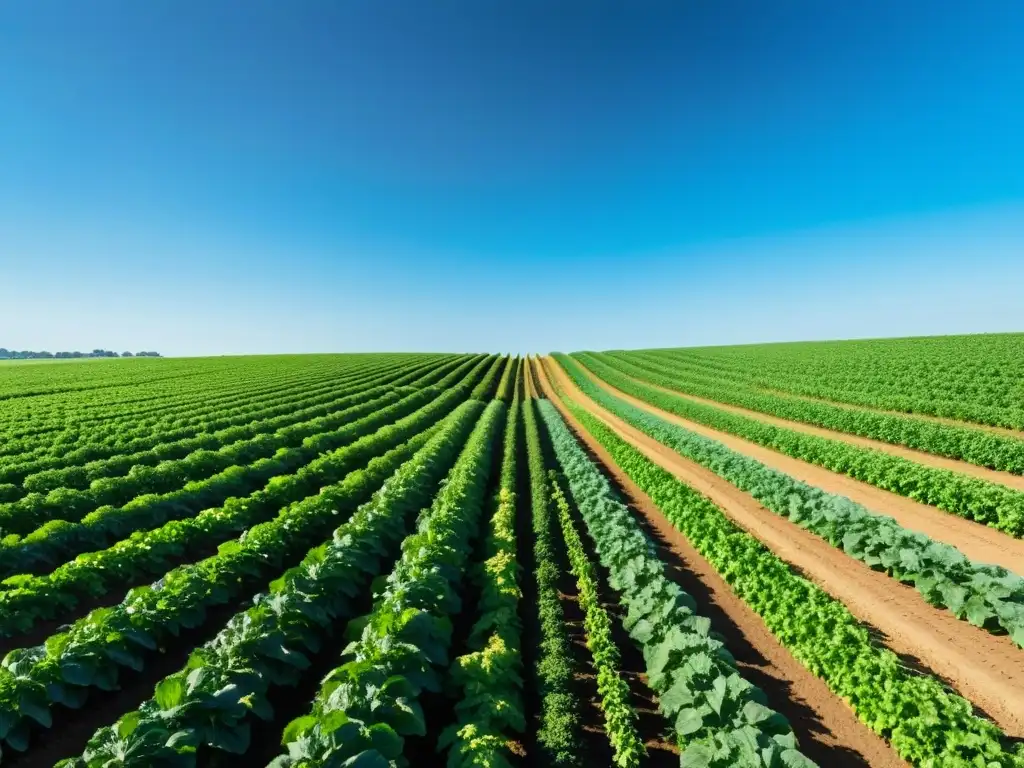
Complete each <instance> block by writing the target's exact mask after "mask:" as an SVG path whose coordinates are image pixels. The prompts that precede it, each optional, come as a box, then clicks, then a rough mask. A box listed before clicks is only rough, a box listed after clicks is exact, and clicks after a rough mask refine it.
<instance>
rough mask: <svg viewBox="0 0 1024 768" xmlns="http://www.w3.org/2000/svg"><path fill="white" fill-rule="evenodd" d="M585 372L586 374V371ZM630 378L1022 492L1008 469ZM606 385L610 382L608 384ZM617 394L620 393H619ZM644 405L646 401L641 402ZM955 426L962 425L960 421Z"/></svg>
mask: <svg viewBox="0 0 1024 768" xmlns="http://www.w3.org/2000/svg"><path fill="white" fill-rule="evenodd" d="M587 373H590V371H589V370H588V371H587ZM591 378H592V379H594V380H595V381H599V379H598V378H597V377H596V376H594V375H592V374H591ZM630 378H631V379H633V381H635V382H637V383H638V384H643V385H644V386H647V387H650V388H651V389H657V390H660V391H661V392H666V393H668V394H670V395H675V396H676V397H679V398H682V399H683V400H690V401H692V402H694V403H700V404H701V405H710V406H713V407H715V408H718V409H720V410H723V411H728V412H729V413H735V414H736V415H738V416H746V417H747V418H750V419H757V420H758V421H762V422H764V423H765V424H771V425H772V426H775V427H782V428H783V429H791V430H793V431H794V432H802V433H804V434H806V435H814V436H815V437H824V438H827V439H829V440H838V441H840V442H843V443H848V444H849V445H856V446H858V447H860V448H871V449H872V450H875V451H880V452H882V453H888V454H889V455H891V456H899V457H900V458H901V459H908V460H909V461H916V462H917V463H918V464H924V465H925V466H928V467H935V468H937V469H948V470H949V471H951V472H959V473H960V474H961V475H970V476H971V477H977V478H980V479H982V480H987V481H988V482H990V483H999V484H1000V485H1005V486H1007V487H1009V488H1013V489H1014V490H1018V491H1024V476H1021V475H1015V474H1013V473H1012V472H1003V471H1000V470H998V469H989V468H988V467H979V466H978V465H977V464H971V463H970V462H967V461H960V460H959V459H948V458H946V457H945V456H936V455H935V454H933V453H927V452H925V451H918V450H915V449H914V448H907V447H905V446H902V445H893V444H892V443H886V442H884V441H882V440H872V439H871V438H868V437H859V436H858V435H851V434H849V433H848V432H838V431H836V430H833V429H826V428H825V427H816V426H813V425H811V424H805V423H804V422H802V421H791V420H790V419H780V418H779V417H778V416H770V415H768V414H767V413H761V411H752V410H750V409H748V408H741V407H739V406H737V405H726V404H725V403H720V402H718V401H717V400H707V399H705V398H703V397H697V396H696V395H690V394H687V393H685V392H680V391H678V390H676V389H669V388H668V387H662V386H659V385H657V384H651V383H650V382H648V381H643V380H642V379H637V378H635V377H632V376H631V377H630ZM600 383H604V382H600ZM609 386H610V385H609ZM620 396H621V395H620ZM645 405H646V404H645ZM959 426H966V425H964V424H961V425H959ZM1017 437H1024V435H1020V434H1018V435H1017Z"/></svg>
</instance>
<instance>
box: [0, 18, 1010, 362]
mask: <svg viewBox="0 0 1024 768" xmlns="http://www.w3.org/2000/svg"><path fill="white" fill-rule="evenodd" d="M556 8H557V10H555V9H556ZM1021 40H1024V3H1020V2H1019V1H1018V0H1006V1H1005V2H984V1H982V2H978V3H962V2H956V3H954V2H917V1H916V0H915V1H911V0H905V1H903V2H895V3H894V2H880V1H877V0H870V1H869V2H852V1H847V0H843V1H840V2H831V1H826V0H821V1H820V2H811V1H810V0H800V1H798V0H790V1H788V2H781V3H764V2H756V1H755V0H749V2H735V1H734V0H719V1H717V2H698V1H696V0H676V1H675V2H642V1H641V2H633V3H627V2H615V3H609V2H600V1H596V0H590V1H589V2H580V1H572V0H569V1H567V2H560V3H549V2H544V3H542V2H535V1H533V0H526V1H524V0H519V1H518V2H505V1H504V0H502V1H500V2H487V3H479V2H477V3H474V2H458V3H456V2H446V1H438V2H430V3H424V2H420V1H416V2H413V1H412V0H408V1H407V2H397V1H390V0H381V1H380V2H372V3H371V2H338V1H337V0H331V1H330V2H327V1H324V2H314V1H313V0H308V1H305V2H295V3H283V2H274V1H272V0H257V1H251V2H244V3H243V2H218V1H216V0H202V1H201V2H200V1H199V0H176V1H175V2H171V1H170V0H146V2H129V0H118V1H117V2H115V1H113V0H91V1H90V2H72V1H71V0H66V1H65V2H56V1H54V0H35V1H34V2H23V3H4V4H2V5H0V283H2V285H3V287H4V291H3V297H2V298H0V346H6V347H10V348H19V349H20V348H32V349H40V348H46V349H49V350H51V351H54V350H56V349H74V348H80V349H92V348H93V347H95V346H103V347H112V348H115V349H118V350H120V349H125V348H127V349H132V350H137V349H142V348H156V349H159V350H161V351H163V352H165V353H167V354H217V353H255V352H285V351H296V352H304V351H347V350H357V349H358V350H362V349H370V350H392V349H445V350H491V351H498V350H505V351H517V352H525V351H548V350H551V349H563V350H567V349H579V348H609V347H639V346H668V345H692V344H717V343H742V342H754V341H766V340H793V339H812V338H815V339H816V338H845V337H859V336H860V337H862V336H892V335H907V334H930V333H953V332H974V331H1006V330H1024V46H1022V44H1021Z"/></svg>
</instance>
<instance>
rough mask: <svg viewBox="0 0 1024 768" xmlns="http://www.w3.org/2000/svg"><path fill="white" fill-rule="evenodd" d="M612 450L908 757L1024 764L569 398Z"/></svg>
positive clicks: (780, 636) (947, 696)
mask: <svg viewBox="0 0 1024 768" xmlns="http://www.w3.org/2000/svg"><path fill="white" fill-rule="evenodd" d="M563 402H565V404H566V406H567V407H568V408H569V409H570V411H571V412H572V414H573V416H574V417H575V418H576V419H577V420H578V421H579V422H580V423H582V424H583V426H584V427H585V428H586V429H587V431H588V432H590V434H591V435H593V436H594V437H595V438H596V439H597V440H598V442H600V443H601V445H602V446H604V448H605V449H606V450H607V451H608V452H609V454H610V455H611V457H612V459H613V460H614V461H615V463H616V464H617V465H618V466H619V467H621V468H622V469H623V471H625V472H626V474H627V475H628V476H629V477H630V479H631V480H632V481H633V482H634V483H636V484H637V486H639V487H640V489H641V490H643V491H644V492H645V493H646V494H647V495H648V496H650V497H651V499H652V501H653V502H654V503H655V504H656V505H657V506H658V507H659V508H660V509H661V511H662V512H663V513H664V514H665V516H666V518H668V520H669V521H670V522H671V523H672V524H673V525H674V526H675V527H676V528H677V529H678V530H679V531H680V532H681V533H682V534H683V535H684V536H686V538H687V539H688V540H689V542H690V543H691V544H692V545H693V546H694V547H695V548H696V549H697V551H698V552H700V554H701V555H702V556H703V557H704V558H705V559H707V561H708V562H709V563H710V564H711V565H712V566H713V567H714V568H715V570H716V571H718V573H719V574H720V575H721V576H722V578H723V579H724V580H725V581H726V582H727V583H728V584H729V586H730V587H731V588H732V590H733V592H734V593H735V594H736V595H737V596H738V597H739V598H740V599H742V600H743V601H744V602H745V603H747V605H749V606H750V608H751V609H752V610H753V611H754V612H755V613H757V614H758V615H759V616H760V617H761V618H762V620H763V621H764V622H765V625H766V626H767V627H768V629H769V630H770V631H771V632H772V634H773V635H774V636H775V638H776V639H777V640H778V641H779V642H780V643H781V644H782V646H783V647H784V648H786V649H787V650H788V651H789V652H790V653H791V654H792V655H793V657H794V658H796V659H797V660H798V661H800V663H801V664H803V665H804V666H805V667H807V669H809V670H810V671H811V672H812V673H814V674H815V675H817V676H818V677H820V678H821V679H822V680H823V681H824V682H825V683H826V684H827V685H828V687H829V689H830V690H831V691H832V692H833V693H834V694H836V695H837V696H839V697H841V698H842V699H843V700H844V701H846V702H847V703H848V704H849V705H850V707H851V708H852V709H853V710H854V712H855V713H856V714H857V717H858V718H859V719H860V720H861V722H863V723H864V724H865V725H867V726H868V727H869V728H871V729H872V730H873V731H875V732H876V733H878V734H879V735H880V736H882V737H883V738H885V739H886V740H887V741H889V743H890V744H891V745H892V747H893V749H894V750H895V751H896V752H897V754H899V755H900V757H902V758H903V759H904V760H906V761H907V762H909V763H910V764H912V765H915V766H924V767H927V768H939V766H941V767H942V768H969V767H973V768H976V767H977V766H986V768H1021V766H1024V746H1022V745H1016V746H1014V745H1013V744H1012V743H1011V742H1010V741H1009V740H1008V739H1007V738H1006V737H1005V735H1004V734H1003V733H1002V731H1000V729H999V728H998V727H996V726H995V725H994V724H993V723H991V722H990V721H988V720H986V719H983V718H982V717H979V716H978V715H976V714H975V713H974V711H973V709H972V707H971V705H970V703H969V702H968V701H966V700H965V699H963V698H962V697H960V696H958V695H956V694H955V693H952V692H951V691H949V690H948V688H946V686H945V685H944V684H943V683H942V682H941V681H940V680H938V679H936V678H935V677H933V676H930V675H922V674H920V673H918V672H915V671H913V670H910V669H908V668H907V667H906V666H905V665H904V664H903V663H902V662H901V661H900V659H899V657H898V656H896V654H894V653H892V652H891V651H889V650H888V649H885V648H883V647H881V646H879V645H878V644H876V642H875V641H874V640H873V638H872V636H871V631H870V630H869V629H868V628H867V627H864V626H862V625H861V624H859V623H858V622H857V620H856V619H855V618H854V617H853V616H852V614H850V612H849V610H848V609H847V608H846V607H845V606H844V605H843V604H842V603H841V602H839V601H837V600H834V599H833V598H832V597H830V596H829V595H828V594H827V593H825V592H824V591H822V590H821V589H819V588H818V587H817V586H815V585H814V584H813V583H811V582H810V581H808V580H807V579H805V578H803V577H802V576H800V575H799V574H797V573H795V572H793V571H792V570H791V569H790V567H789V566H788V565H787V564H786V563H785V562H784V561H782V560H780V559H779V558H778V557H776V556H775V555H774V554H772V552H771V551H770V550H769V549H767V548H766V547H765V546H764V545H763V544H762V543H761V542H760V541H758V540H757V539H756V538H755V537H754V536H752V535H750V534H749V533H747V532H746V531H744V530H743V529H741V528H739V527H738V526H737V525H736V524H735V523H733V522H732V521H731V520H730V519H729V518H728V517H727V516H726V515H725V513H723V512H722V511H721V510H720V509H719V508H718V507H717V506H715V505H714V504H713V503H712V502H711V501H709V500H708V499H707V498H705V497H703V496H701V495H700V494H699V493H697V492H696V491H694V490H693V489H692V488H690V487H689V486H687V485H685V484H684V483H681V482H680V481H678V480H677V479H676V478H675V477H673V476H672V475H671V474H669V473H668V472H666V471H665V470H663V469H661V468H660V467H658V466H657V465H655V464H654V463H653V462H651V461H650V460H649V459H647V458H646V457H645V456H644V455H643V454H642V453H640V452H639V451H638V450H636V449H635V448H633V447H632V446H630V445H629V444H627V443H626V442H625V441H623V440H622V439H621V438H619V437H618V436H617V435H616V434H615V433H614V432H613V431H612V430H611V429H609V428H608V427H606V426H605V425H604V424H603V423H602V422H601V421H600V420H599V419H597V418H595V417H593V416H591V415H590V414H589V413H587V412H586V411H585V410H584V409H582V408H580V407H579V406H577V405H576V404H574V403H573V402H572V401H571V400H570V399H568V398H565V397H564V395H563Z"/></svg>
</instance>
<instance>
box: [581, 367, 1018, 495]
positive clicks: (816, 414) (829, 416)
mask: <svg viewBox="0 0 1024 768" xmlns="http://www.w3.org/2000/svg"><path fill="white" fill-rule="evenodd" d="M574 357H576V358H577V359H579V360H580V361H582V362H583V363H584V364H586V363H587V361H588V360H593V359H597V360H600V361H601V362H604V363H606V364H608V365H610V366H612V367H613V368H616V369H618V370H619V371H620V372H622V373H624V374H626V375H628V376H631V377H634V378H638V379H641V380H643V381H646V382H648V383H651V384H657V385H658V386H662V387H668V388H669V389H675V390H679V391H681V392H685V393H687V394H691V395H696V396H698V397H703V398H706V399H709V400H715V401H717V402H720V403H726V404H728V405H735V406H739V407H742V408H748V409H750V410H754V411H760V412H762V413H767V414H770V415H772V416H777V417H779V418H783V419H790V420H793V421H800V422H804V423H807V424H815V425H817V426H820V427H825V428H827V429H832V430H836V431H839V432H846V433H849V434H853V435H859V436H861V437H868V438H871V439H873V440H881V441H883V442H887V443H892V444H894V445H905V446H907V447H908V448H914V449H916V450H920V451H925V452H927V453H933V454H936V455H938V456H946V457H948V458H952V459H959V460H962V461H966V462H969V463H971V464H976V465H978V466H981V467H990V468H992V469H999V470H1004V471H1007V472H1013V473H1016V474H1018V475H1019V474H1024V439H1016V438H1013V437H1009V436H1007V435H1002V434H998V433H995V432H990V431H986V430H982V429H977V428H970V427H966V426H964V427H958V426H953V425H950V424H940V423H937V422H933V421H923V420H921V419H915V418H913V417H907V416H901V415H898V414H889V413H878V412H874V411H865V410H860V409H856V408H851V407H849V406H845V407H844V406H840V405H833V404H831V403H827V402H822V401H816V400H806V399H801V398H794V397H787V396H782V395H778V394H771V393H767V392H759V391H757V390H753V389H749V388H745V387H736V386H732V385H729V384H725V383H723V382H722V380H721V378H718V377H707V378H704V377H696V376H693V375H691V374H689V373H686V372H684V371H682V370H680V369H678V368H675V367H674V366H672V365H671V364H669V365H661V364H658V363H656V362H652V361H650V359H649V358H645V357H643V356H641V355H630V356H623V355H603V354H599V355H593V354H575V355H574ZM1022 437H1024V436H1022Z"/></svg>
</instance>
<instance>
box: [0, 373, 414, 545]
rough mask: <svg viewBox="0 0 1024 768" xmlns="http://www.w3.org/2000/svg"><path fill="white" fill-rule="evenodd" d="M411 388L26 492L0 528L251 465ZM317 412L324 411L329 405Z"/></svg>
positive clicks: (384, 390)
mask: <svg viewBox="0 0 1024 768" xmlns="http://www.w3.org/2000/svg"><path fill="white" fill-rule="evenodd" d="M416 391H417V390H415V389H411V388H409V387H402V388H400V389H392V388H390V387H380V388H377V389H376V391H371V392H369V395H365V394H363V393H359V394H355V395H349V396H347V397H343V398H342V400H341V401H340V405H341V409H340V410H336V411H333V412H328V413H327V414H326V415H317V416H313V417H312V418H308V419H304V420H301V421H299V422H296V423H293V424H291V425H289V426H286V427H281V428H279V429H277V430H274V431H271V432H263V433H256V434H255V435H254V436H253V437H247V438H244V439H242V440H237V441H235V442H232V443H228V444H227V445H225V446H223V447H221V448H219V449H216V450H209V449H205V448H202V449H198V450H195V451H192V452H191V453H188V454H186V455H185V456H183V457H181V458H177V459H166V460H164V461H161V462H160V463H159V464H157V465H156V466H147V465H145V464H139V465H136V466H133V467H131V469H130V471H129V472H127V473H126V474H124V475H117V476H114V477H103V478H100V479H98V480H95V481H93V482H92V483H91V484H89V486H88V487H86V488H84V489H79V488H66V487H61V488H56V489H54V490H52V491H49V492H46V493H30V494H28V495H27V496H25V497H23V498H21V499H19V500H18V501H16V502H12V503H8V504H0V531H2V533H3V536H4V538H5V539H6V541H7V543H8V544H10V543H14V542H15V541H17V540H18V539H17V538H16V537H18V536H25V535H28V534H30V533H31V532H32V531H34V530H36V529H37V528H39V526H41V525H44V524H45V523H47V522H49V521H51V520H64V521H67V522H69V523H74V522H78V521H79V520H81V519H82V518H83V517H85V516H86V515H87V514H89V513H90V512H92V511H94V510H96V509H98V508H99V507H119V506H122V505H124V504H127V503H128V502H129V501H131V500H132V499H134V498H136V497H138V496H153V495H160V494H164V493H171V492H172V491H176V490H178V489H180V488H182V487H184V486H185V485H186V484H188V483H192V482H198V481H201V480H205V479H207V478H209V477H212V476H213V475H216V474H218V473H221V472H224V471H225V470H227V469H228V468H230V467H237V466H245V465H247V464H252V463H254V462H256V461H258V460H259V459H266V458H270V457H271V456H273V455H274V454H275V453H277V452H278V451H279V450H281V449H289V448H296V447H299V446H301V445H302V441H303V440H304V439H305V438H307V437H311V436H314V435H318V434H323V433H326V432H333V431H335V430H337V429H339V428H340V427H343V426H344V425H345V424H347V423H351V422H352V421H355V420H357V419H359V418H362V417H363V416H367V415H370V414H372V413H374V411H376V410H378V409H381V408H386V407H388V406H389V405H392V404H393V403H396V402H398V401H399V400H401V399H402V398H403V397H407V396H409V395H410V394H414V393H415V392H416ZM317 410H328V411H330V408H329V407H328V408H323V409H320V408H318V409H317ZM12 534H14V536H13V537H12V536H11V535H12ZM7 537H10V538H7Z"/></svg>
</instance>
